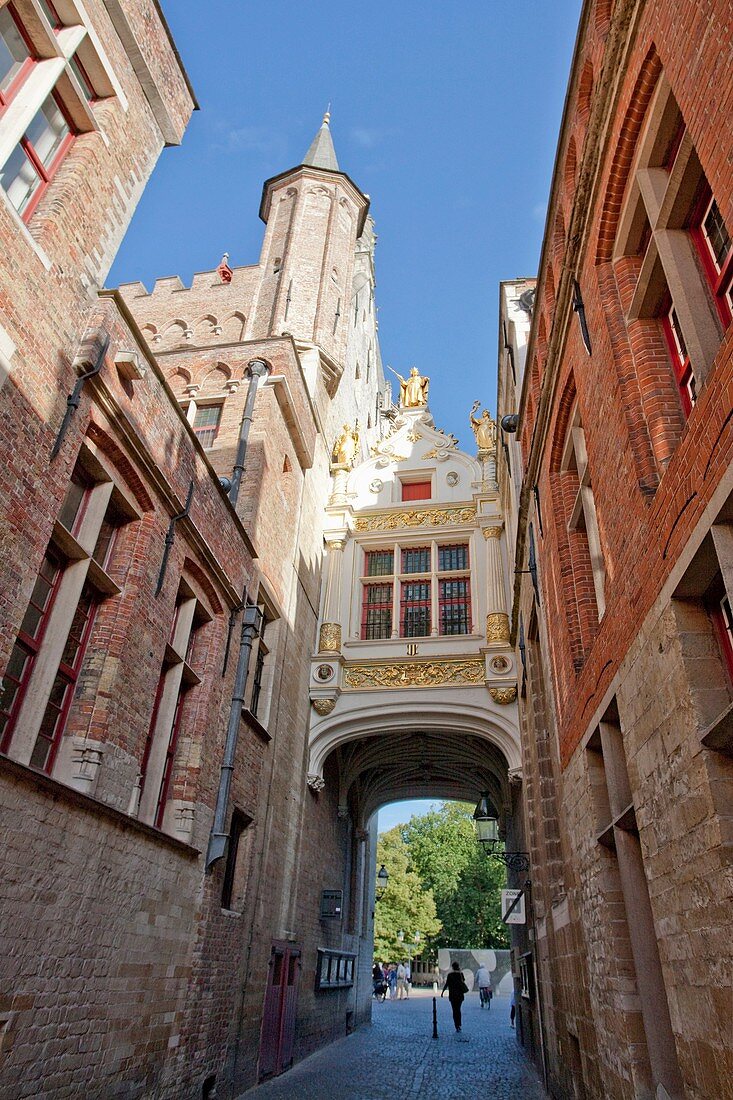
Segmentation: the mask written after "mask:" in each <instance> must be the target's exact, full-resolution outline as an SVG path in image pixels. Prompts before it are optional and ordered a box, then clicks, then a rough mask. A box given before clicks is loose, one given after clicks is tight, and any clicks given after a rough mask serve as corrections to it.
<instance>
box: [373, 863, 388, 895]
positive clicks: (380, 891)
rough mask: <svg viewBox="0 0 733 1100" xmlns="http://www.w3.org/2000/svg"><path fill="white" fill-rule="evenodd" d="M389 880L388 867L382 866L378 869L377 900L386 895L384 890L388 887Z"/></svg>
mask: <svg viewBox="0 0 733 1100" xmlns="http://www.w3.org/2000/svg"><path fill="white" fill-rule="evenodd" d="M388 882H389V872H388V871H387V868H386V867H385V866H384V864H382V866H381V867H380V868H379V870H378V871H377V888H376V891H375V894H376V898H377V901H379V899H380V898H381V897H383V896H384V891H385V890H386V889H387V883H388Z"/></svg>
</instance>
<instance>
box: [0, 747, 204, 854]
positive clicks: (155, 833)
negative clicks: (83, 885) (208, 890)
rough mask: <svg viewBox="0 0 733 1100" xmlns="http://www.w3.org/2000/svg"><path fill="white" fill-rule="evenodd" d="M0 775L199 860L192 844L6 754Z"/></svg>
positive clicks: (0, 759)
mask: <svg viewBox="0 0 733 1100" xmlns="http://www.w3.org/2000/svg"><path fill="white" fill-rule="evenodd" d="M3 774H4V775H8V776H12V777H13V778H15V779H17V780H18V781H19V782H20V783H24V784H25V785H26V786H29V787H33V788H35V789H37V790H41V791H45V792H46V794H48V795H50V796H51V798H53V799H54V800H57V799H58V800H61V801H63V802H66V803H68V804H69V806H76V807H77V808H78V809H80V810H82V811H86V812H87V813H90V814H93V815H95V816H97V817H105V818H107V820H108V821H110V822H111V823H112V824H113V825H117V826H118V827H119V829H120V830H121V831H122V832H124V831H125V830H126V829H132V830H133V832H137V833H140V834H142V835H143V836H146V837H147V838H148V839H149V840H151V841H153V843H155V844H160V845H161V846H162V847H164V848H172V849H173V850H174V851H176V852H180V853H181V855H183V856H185V857H186V858H188V859H198V858H199V856H200V855H201V852H200V851H199V849H198V848H194V847H193V846H192V845H191V844H186V843H185V842H184V841H182V840H178V839H177V838H176V837H173V836H170V835H169V834H168V833H164V832H161V830H160V829H156V828H154V827H153V826H152V825H146V824H145V823H144V822H143V821H138V819H137V818H136V817H130V815H129V814H126V813H123V812H122V810H117V809H115V807H114V806H109V805H108V804H107V803H106V802H102V801H101V800H100V799H98V798H92V797H91V796H90V795H88V794H82V792H81V791H77V790H74V788H73V787H67V786H66V784H65V783H59V781H58V780H57V779H52V778H51V776H50V775H44V773H43V772H38V771H36V770H35V769H34V768H29V767H27V765H25V764H20V763H18V761H17V760H11V758H10V757H9V756H4V755H0V775H3Z"/></svg>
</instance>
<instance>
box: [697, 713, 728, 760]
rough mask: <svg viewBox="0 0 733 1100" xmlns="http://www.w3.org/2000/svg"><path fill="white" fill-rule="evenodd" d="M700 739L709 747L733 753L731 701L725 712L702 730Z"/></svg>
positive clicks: (717, 750)
mask: <svg viewBox="0 0 733 1100" xmlns="http://www.w3.org/2000/svg"><path fill="white" fill-rule="evenodd" d="M700 740H701V741H702V743H703V745H705V747H706V748H708V749H715V751H716V752H725V753H728V754H729V755H730V754H731V753H733V703H729V704H728V706H727V707H726V708H725V710H724V711H723V713H722V714H719V715H718V717H717V718H716V719H715V721H714V722H711V724H710V725H709V726H708V727H707V728H706V729H704V730H703V731H702V733H701V734H700Z"/></svg>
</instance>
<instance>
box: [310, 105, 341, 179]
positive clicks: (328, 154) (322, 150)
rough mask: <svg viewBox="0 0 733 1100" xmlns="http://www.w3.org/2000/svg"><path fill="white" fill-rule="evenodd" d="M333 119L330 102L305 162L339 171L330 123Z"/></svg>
mask: <svg viewBox="0 0 733 1100" xmlns="http://www.w3.org/2000/svg"><path fill="white" fill-rule="evenodd" d="M330 121H331V104H330V103H329V105H328V107H327V109H326V113H325V114H324V116H323V122H322V124H321V128H320V130H319V131H318V133H317V134H316V136H315V137H314V138H313V141H312V142H311V147H310V149H309V150H308V152H307V153H306V154H305V157H304V158H303V164H310V165H311V166H312V167H313V168H328V169H329V170H330V171H331V172H338V171H340V169H339V164H338V161H337V160H336V150H335V149H334V147H333V139H332V137H331V130H330V129H329V123H330Z"/></svg>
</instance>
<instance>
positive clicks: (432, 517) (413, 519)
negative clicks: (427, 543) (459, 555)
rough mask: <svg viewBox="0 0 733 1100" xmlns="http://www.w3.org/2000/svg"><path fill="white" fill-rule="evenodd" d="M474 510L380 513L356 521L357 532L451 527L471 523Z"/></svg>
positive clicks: (469, 508)
mask: <svg viewBox="0 0 733 1100" xmlns="http://www.w3.org/2000/svg"><path fill="white" fill-rule="evenodd" d="M475 519H476V508H475V507H474V506H473V505H471V506H467V507H464V508H416V509H415V510H414V511H412V512H380V513H378V514H377V515H374V516H362V517H361V518H360V519H357V521H356V530H357V531H397V530H398V529H399V528H400V527H451V526H454V525H456V524H464V523H473V522H474V521H475Z"/></svg>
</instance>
